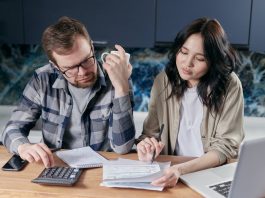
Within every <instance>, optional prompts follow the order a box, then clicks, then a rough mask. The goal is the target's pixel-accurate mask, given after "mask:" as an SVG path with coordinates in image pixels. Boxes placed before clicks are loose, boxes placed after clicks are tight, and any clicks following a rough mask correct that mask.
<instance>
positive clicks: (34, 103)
mask: <svg viewBox="0 0 265 198" xmlns="http://www.w3.org/2000/svg"><path fill="white" fill-rule="evenodd" d="M38 90H40V89H39V83H38V80H37V77H36V74H35V75H34V76H33V77H32V79H31V80H30V81H29V83H28V84H27V86H26V88H25V89H24V91H23V94H22V97H21V100H20V102H19V104H18V106H17V108H16V109H15V110H14V111H13V113H12V116H11V118H10V120H9V122H8V123H7V125H6V127H5V129H4V131H3V134H2V137H1V139H2V142H3V144H4V146H5V147H6V148H7V149H8V150H9V151H10V152H11V153H16V154H18V151H17V149H18V147H19V145H21V144H25V143H29V140H28V135H29V132H30V129H31V128H33V127H34V126H35V124H36V122H37V120H38V118H39V117H40V112H41V108H40V105H39V103H40V99H39V98H40V94H39V91H38Z"/></svg>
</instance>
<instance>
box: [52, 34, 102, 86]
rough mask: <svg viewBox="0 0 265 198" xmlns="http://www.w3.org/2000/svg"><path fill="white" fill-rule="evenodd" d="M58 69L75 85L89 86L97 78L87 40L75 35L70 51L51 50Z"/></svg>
mask: <svg viewBox="0 0 265 198" xmlns="http://www.w3.org/2000/svg"><path fill="white" fill-rule="evenodd" d="M53 57H54V59H55V60H56V62H57V67H58V69H59V70H60V71H61V72H62V73H63V75H64V77H65V78H66V79H67V81H68V82H69V83H71V84H72V85H74V86H76V87H80V88H86V87H91V86H93V85H94V83H95V82H96V80H97V64H96V60H95V57H94V53H93V50H92V46H91V44H90V43H89V41H88V40H87V39H86V38H84V37H82V36H77V37H76V40H75V43H74V45H73V48H72V49H71V51H70V53H68V54H66V55H60V54H57V53H56V52H53Z"/></svg>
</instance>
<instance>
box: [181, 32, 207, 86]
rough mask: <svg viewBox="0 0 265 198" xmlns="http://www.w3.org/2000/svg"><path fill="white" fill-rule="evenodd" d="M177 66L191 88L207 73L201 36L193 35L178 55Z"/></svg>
mask: <svg viewBox="0 0 265 198" xmlns="http://www.w3.org/2000/svg"><path fill="white" fill-rule="evenodd" d="M176 65H177V69H178V72H179V75H180V77H181V78H182V79H183V80H187V81H188V85H189V87H194V86H196V85H197V84H198V83H199V81H200V78H201V77H202V76H203V75H204V74H206V73H207V71H208V65H207V62H206V58H205V56H204V50H203V38H202V36H201V34H199V33H198V34H192V35H191V36H190V37H189V38H188V39H187V40H186V42H185V43H184V44H183V46H182V47H181V48H180V50H179V52H178V53H177V54H176Z"/></svg>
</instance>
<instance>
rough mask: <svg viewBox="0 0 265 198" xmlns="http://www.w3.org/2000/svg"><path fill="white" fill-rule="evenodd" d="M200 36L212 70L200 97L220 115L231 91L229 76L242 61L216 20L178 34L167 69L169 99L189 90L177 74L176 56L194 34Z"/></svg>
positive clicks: (196, 23) (201, 84)
mask: <svg viewBox="0 0 265 198" xmlns="http://www.w3.org/2000/svg"><path fill="white" fill-rule="evenodd" d="M197 33H200V34H201V36H202V38H203V40H204V43H203V45H204V55H205V59H206V62H207V65H208V68H209V69H208V71H207V73H206V74H205V75H204V76H202V77H201V79H200V82H199V84H198V87H197V91H198V95H199V97H200V99H201V100H202V102H203V104H204V105H206V106H207V107H208V108H209V109H210V111H213V110H214V111H216V112H219V111H220V109H221V107H222V104H223V101H224V97H225V94H226V91H227V88H228V84H229V76H230V74H231V72H232V71H233V70H234V68H235V66H236V64H237V63H238V61H239V60H238V56H237V54H236V52H235V50H234V49H233V48H232V47H231V45H230V44H229V42H228V40H227V37H226V34H225V32H224V30H223V28H222V26H221V25H220V23H219V22H218V21H217V20H216V19H208V18H199V19H197V20H195V21H193V22H192V23H191V24H190V25H188V26H187V27H185V28H184V29H183V30H181V31H180V32H179V33H178V34H177V36H176V38H175V41H174V44H173V46H172V48H171V50H170V52H169V63H168V64H167V66H166V69H165V72H166V74H167V77H168V79H169V83H170V85H171V86H172V92H171V94H170V96H169V98H170V97H172V96H176V97H177V98H178V99H180V98H181V97H182V96H183V94H184V92H185V90H186V89H187V88H188V83H187V81H186V80H183V79H182V78H181V77H180V75H179V73H178V70H177V66H176V56H177V54H178V52H179V50H180V49H181V47H182V46H183V44H184V43H185V41H186V40H187V39H188V38H189V37H190V36H191V35H192V34H197Z"/></svg>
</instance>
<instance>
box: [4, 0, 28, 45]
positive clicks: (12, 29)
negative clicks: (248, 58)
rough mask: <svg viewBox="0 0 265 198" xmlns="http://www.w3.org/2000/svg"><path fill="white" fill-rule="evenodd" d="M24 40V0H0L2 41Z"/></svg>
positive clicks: (14, 42)
mask: <svg viewBox="0 0 265 198" xmlns="http://www.w3.org/2000/svg"><path fill="white" fill-rule="evenodd" d="M23 42H24V32H23V17H22V0H0V43H9V44H20V43H23Z"/></svg>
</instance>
